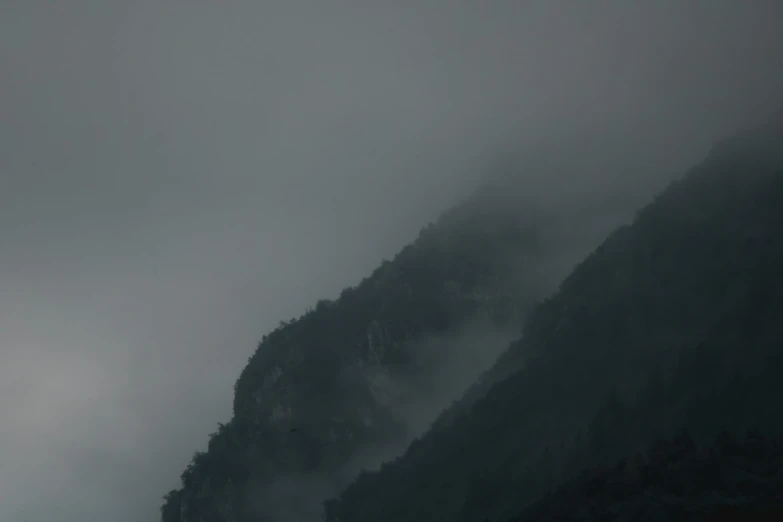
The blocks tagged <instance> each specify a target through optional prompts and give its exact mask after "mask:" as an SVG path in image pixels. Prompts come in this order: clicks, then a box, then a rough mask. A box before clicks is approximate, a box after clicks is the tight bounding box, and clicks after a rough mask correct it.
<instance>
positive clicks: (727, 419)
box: [327, 115, 783, 522]
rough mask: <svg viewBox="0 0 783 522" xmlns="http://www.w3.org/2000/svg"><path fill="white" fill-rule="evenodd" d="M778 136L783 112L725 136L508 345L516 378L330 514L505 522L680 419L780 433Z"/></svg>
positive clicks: (403, 520)
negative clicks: (518, 363) (518, 361)
mask: <svg viewBox="0 0 783 522" xmlns="http://www.w3.org/2000/svg"><path fill="white" fill-rule="evenodd" d="M781 144H783V119H781V118H780V117H779V115H778V116H776V117H775V118H773V119H772V120H771V121H770V122H769V123H768V124H765V125H762V126H760V127H757V128H754V129H751V130H750V131H747V132H742V133H739V134H737V135H736V136H733V137H731V138H729V139H726V140H723V141H722V142H721V143H719V144H717V145H716V146H715V147H714V148H713V149H712V150H711V152H710V154H709V155H708V156H707V157H706V158H705V159H704V160H703V161H702V162H700V163H699V164H697V165H696V166H694V167H693V168H691V169H690V170H689V171H688V172H687V173H686V175H685V176H683V177H682V178H681V179H679V180H677V181H676V182H674V183H672V184H671V185H670V186H669V187H668V188H667V189H666V190H664V191H662V192H661V193H660V194H659V195H657V196H656V197H655V198H654V199H653V201H652V202H651V203H649V204H648V205H646V206H645V207H644V208H642V209H640V211H639V212H638V213H637V216H636V217H635V219H634V221H633V223H632V224H630V225H626V226H623V227H619V228H617V229H616V230H615V231H614V232H612V233H611V234H610V235H609V236H608V237H607V239H606V240H605V241H604V242H602V243H601V244H600V245H599V246H598V248H597V249H595V251H594V252H593V253H591V254H590V255H589V256H587V257H586V258H585V259H583V260H582V261H581V262H580V263H579V264H578V266H577V267H576V268H575V269H574V270H573V271H572V272H571V273H570V274H569V275H568V276H567V277H566V278H565V279H564V280H563V282H562V283H561V285H560V287H559V289H558V291H557V292H556V293H554V294H553V295H552V296H551V297H550V298H549V299H547V300H545V301H544V302H543V303H541V304H540V305H539V306H537V307H535V308H534V309H533V310H532V311H531V312H530V314H528V317H527V320H526V324H525V329H524V332H523V334H522V336H521V338H520V339H519V341H517V342H515V343H513V344H512V345H511V346H510V348H509V351H508V352H507V354H515V353H522V354H524V355H525V358H526V360H525V364H524V366H522V367H521V369H520V370H519V371H517V372H516V373H514V374H513V375H512V376H510V377H509V378H507V379H505V380H503V381H500V382H498V383H497V384H495V385H494V386H493V387H491V388H490V389H489V390H488V391H487V392H486V395H485V397H483V398H481V399H479V400H478V401H477V402H476V403H475V404H474V405H473V407H472V408H471V409H470V410H469V411H468V412H467V413H466V414H463V415H457V417H456V420H454V421H453V422H452V423H451V424H450V425H448V426H446V427H444V428H443V429H438V430H433V431H431V432H429V433H427V434H426V435H424V436H423V437H422V438H421V439H420V440H418V441H415V442H414V443H413V444H411V446H410V447H409V448H408V449H407V450H406V452H405V454H404V455H403V456H402V457H401V458H399V459H396V460H395V461H393V462H391V463H389V464H388V465H386V466H384V467H383V468H382V469H381V470H380V471H379V472H377V473H371V474H367V475H364V476H362V477H360V478H359V479H358V480H356V481H354V482H353V483H352V484H351V485H350V486H349V487H348V488H346V489H344V490H343V491H342V492H341V494H340V495H339V496H338V497H337V498H335V499H333V500H330V501H329V502H328V503H327V515H328V516H327V520H330V521H336V520H340V521H343V522H346V521H357V522H358V521H360V520H368V519H370V520H379V521H384V522H391V521H395V522H407V521H415V520H422V519H425V518H429V519H432V520H455V519H456V520H466V521H467V520H482V519H488V520H508V519H509V518H510V517H512V516H514V515H515V514H516V513H517V512H519V510H521V509H523V508H524V507H525V506H526V505H527V504H529V503H530V502H533V501H535V500H536V499H537V498H538V497H539V496H541V495H542V494H543V493H545V492H546V491H547V490H548V489H550V490H551V489H552V488H553V487H555V486H557V485H558V484H559V483H560V482H562V481H564V480H566V479H568V478H570V477H572V476H573V475H574V474H575V473H581V472H583V471H584V470H585V469H588V468H592V467H595V466H599V467H601V466H603V467H608V466H612V465H613V464H615V463H616V462H617V459H619V458H620V457H622V456H627V455H629V454H631V453H632V452H633V451H634V450H635V449H639V448H640V447H644V446H646V445H648V444H650V443H651V442H652V441H653V440H655V439H656V438H659V437H671V436H672V435H673V434H675V433H677V432H679V431H681V430H683V429H687V430H689V431H690V432H691V433H692V434H693V436H694V438H695V439H696V440H697V441H698V442H704V441H705V440H710V439H712V438H713V437H714V436H715V435H716V434H717V433H718V432H719V431H720V430H721V429H727V430H729V431H731V432H733V433H735V434H744V431H745V430H748V429H762V430H763V431H764V432H766V433H770V434H772V435H777V434H779V433H781V430H783V423H781V419H780V416H779V415H776V414H775V412H776V411H778V410H779V409H780V407H781V403H780V397H783V389H782V388H781V381H780V379H779V378H778V375H779V373H780V372H781V370H782V369H783V358H782V357H781V355H780V351H779V345H780V339H781V338H782V336H783V331H781V325H782V324H783V323H781V321H780V318H781V316H783V278H782V277H781V272H780V270H779V269H778V267H779V266H780V264H781V263H783V242H781V241H780V237H779V233H778V229H779V224H780V223H781V222H782V221H783V211H782V210H781V209H783V206H781V205H780V202H781V200H783V147H782V146H781ZM507 354H504V356H503V358H501V359H500V361H499V362H501V361H503V360H504V358H505V359H508V360H515V359H513V358H508V357H506V355H507ZM722 471H723V470H722V469H721V470H720V471H718V470H713V473H722ZM726 471H731V470H730V469H729V468H727V469H726ZM696 478H697V477H696V476H694V479H696ZM593 484H595V483H593ZM599 486H600V484H599ZM599 486H596V487H599ZM586 487H590V486H589V484H588V485H587V486H586ZM725 487H726V486H720V488H721V490H722V491H723V490H725ZM766 487H767V486H766V485H765V486H763V487H762V486H760V487H759V488H755V489H754V488H750V490H749V494H751V493H752V494H753V495H755V497H754V498H762V497H765V495H766V493H765V490H764V488H766ZM751 490H752V491H751ZM653 495H654V496H653V498H655V495H657V493H655V492H654V493H653ZM712 495H713V496H714V492H713V493H712ZM767 496H768V495H767ZM748 498H750V497H748ZM580 502H581V501H580ZM666 502H667V509H669V507H670V506H669V504H671V502H669V501H666ZM707 505H713V506H714V505H715V502H712V503H708V504H707ZM612 507H613V506H611V505H608V506H605V508H606V509H610V508H612Z"/></svg>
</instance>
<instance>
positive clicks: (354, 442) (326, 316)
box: [162, 184, 619, 522]
mask: <svg viewBox="0 0 783 522" xmlns="http://www.w3.org/2000/svg"><path fill="white" fill-rule="evenodd" d="M514 194H515V193H514V192H513V191H510V190H509V187H508V186H503V187H502V188H498V187H495V186H493V185H492V184H487V185H485V186H483V187H482V188H481V189H479V190H478V191H477V192H476V193H475V194H474V195H473V196H472V197H471V198H469V199H468V200H467V201H466V202H465V203H463V204H461V205H459V206H456V207H454V208H453V209H451V210H450V211H448V212H446V213H445V214H444V215H443V216H442V217H441V218H440V219H439V220H438V221H437V222H436V223H434V224H432V225H430V226H428V227H426V228H425V229H423V230H422V231H421V233H420V235H419V237H418V238H417V239H416V241H415V242H413V243H412V244H411V245H409V246H407V247H405V248H404V249H403V250H402V251H401V252H400V253H399V254H398V255H397V256H396V257H395V258H394V259H392V260H391V261H386V262H384V263H383V264H382V265H381V266H380V267H379V268H378V269H376V270H375V271H374V272H373V273H372V274H371V275H370V276H369V277H367V278H366V279H364V280H363V281H361V283H360V284H358V285H357V286H356V287H353V288H348V289H346V290H344V291H343V292H342V294H341V295H340V296H339V298H338V299H336V300H333V301H331V300H322V301H320V302H318V303H317V304H316V306H315V307H314V308H313V309H311V310H309V311H308V312H307V313H306V314H304V315H303V316H302V317H300V318H298V319H293V320H291V321H283V322H281V323H280V326H279V327H278V328H277V329H276V330H274V331H273V332H271V333H270V334H268V335H266V336H265V337H264V338H263V340H262V341H261V343H260V344H259V346H258V349H257V350H256V352H255V353H254V354H253V355H252V356H251V357H250V359H249V361H248V364H247V366H246V368H245V369H244V370H243V372H242V374H241V375H240V377H239V379H238V380H237V382H236V385H235V397H234V416H233V418H232V419H231V420H230V421H229V422H228V423H226V424H224V425H223V424H221V425H220V426H219V429H218V431H217V432H216V433H214V434H212V436H211V437H210V440H209V446H208V449H207V451H206V452H200V453H197V454H195V455H194V457H193V460H192V462H191V464H190V465H189V466H188V468H187V469H186V470H185V472H184V473H183V474H182V487H181V488H180V489H177V490H173V491H171V492H169V494H168V495H167V496H166V499H165V504H164V506H163V508H162V518H163V521H164V522H173V521H177V522H190V521H244V520H253V521H258V520H269V521H279V520H282V521H285V522H288V521H293V520H303V519H304V520H316V519H318V518H319V517H320V514H321V510H322V507H321V503H322V501H323V500H324V499H326V498H328V497H329V496H333V495H336V494H337V493H338V492H339V491H340V489H341V488H342V487H344V486H346V485H347V484H349V483H350V481H351V480H352V479H353V478H355V476H356V475H357V474H358V473H359V472H360V471H361V470H362V469H374V468H377V467H378V466H379V465H380V463H381V462H382V461H386V460H390V459H391V458H393V457H395V456H397V455H399V454H400V453H402V451H404V449H405V447H406V446H407V445H408V443H409V442H410V441H411V440H412V439H413V438H414V437H415V436H417V435H419V434H421V433H422V432H423V431H424V430H425V429H427V428H428V426H429V425H430V424H431V423H432V422H433V421H434V420H435V419H436V416H437V415H438V413H439V412H441V411H442V410H444V409H445V408H447V407H448V406H449V405H451V404H452V402H453V401H454V400H456V399H458V398H459V397H460V396H462V395H463V393H464V391H465V389H466V388H467V387H468V386H469V385H471V384H472V383H474V382H475V381H476V379H477V378H478V377H479V375H481V374H482V373H484V372H485V371H487V370H489V369H490V368H491V367H492V364H493V362H494V361H495V360H496V358H497V356H498V355H499V354H500V353H501V352H502V351H503V350H505V348H506V347H507V345H508V343H509V342H510V341H511V340H512V339H514V338H517V337H518V336H519V334H520V331H521V327H522V323H523V320H524V317H525V315H526V314H527V311H528V310H529V309H530V307H531V306H532V305H533V304H534V303H535V302H536V301H538V300H540V299H541V298H543V297H544V296H545V295H546V293H547V292H549V291H551V290H552V289H553V287H554V285H555V284H556V281H558V280H559V279H560V278H561V277H562V276H563V275H564V273H565V271H566V270H567V268H568V267H569V266H570V264H571V263H573V262H574V261H575V260H576V259H578V256H580V255H581V254H582V253H583V252H585V251H586V250H588V249H589V248H590V246H592V245H593V244H595V243H594V241H596V240H597V239H596V234H597V233H601V231H602V230H603V228H602V226H603V225H602V223H608V222H613V221H614V220H616V219H619V218H618V217H617V213H616V212H614V211H615V210H616V209H613V212H614V213H611V215H607V216H601V217H602V218H603V219H604V221H603V222H602V223H599V224H598V225H596V223H595V222H593V221H589V222H584V223H580V224H579V225H576V226H575V225H574V224H573V223H569V222H567V221H563V220H561V219H558V216H557V215H554V214H547V213H546V212H545V211H543V210H542V209H536V208H533V206H532V205H527V204H525V198H523V197H522V196H523V195H524V194H523V193H521V192H517V193H516V194H517V197H514ZM518 362H519V364H522V362H523V361H522V359H519V360H518ZM508 368H509V366H508V365H506V366H505V367H504V369H503V372H506V371H507V370H508ZM503 372H494V373H493V372H488V373H486V374H485V375H484V377H483V384H482V385H481V386H479V387H474V388H473V392H472V395H473V397H474V398H475V397H479V396H481V394H483V393H484V392H485V391H486V389H487V385H488V384H489V383H491V382H493V381H494V380H496V379H497V378H499V377H500V376H504V375H505V373H503ZM501 374H502V375H501ZM468 405H469V403H464V404H463V403H460V404H457V405H454V406H452V409H451V410H450V411H452V412H453V411H455V410H459V409H460V408H467V406H468ZM443 419H445V417H442V418H441V421H439V422H440V423H441V424H443V423H444V420H443Z"/></svg>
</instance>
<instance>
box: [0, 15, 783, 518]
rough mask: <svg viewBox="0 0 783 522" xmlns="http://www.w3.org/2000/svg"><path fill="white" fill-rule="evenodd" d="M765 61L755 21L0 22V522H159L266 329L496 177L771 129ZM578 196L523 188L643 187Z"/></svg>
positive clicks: (641, 180)
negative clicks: (612, 143) (534, 163)
mask: <svg viewBox="0 0 783 522" xmlns="http://www.w3.org/2000/svg"><path fill="white" fill-rule="evenodd" d="M781 35H783V5H782V4H781V3H780V2H779V1H777V0H769V1H763V0H758V1H753V0H746V1H739V0H737V1H729V0H698V1H697V0H694V1H690V2H682V1H681V0H649V1H637V2H633V1H627V0H616V1H609V0H604V1H593V2H581V1H576V0H574V1H573V2H557V1H554V0H540V1H529V2H522V1H489V0H487V1H482V2H479V1H471V2H468V1H460V0H437V1H434V0H432V1H425V2H359V1H353V2H347V1H338V0H324V1H321V0H318V1H316V0H309V1H298V0H280V1H264V2H250V1H247V2H239V1H237V2H232V1H224V2H212V1H206V0H198V1H196V0H188V1H185V0H180V1H169V2H158V1H151V0H136V1H132V2H127V1H124V2H119V1H113V0H93V1H88V0H84V1H79V2H64V1H43V0H4V1H2V2H0V520H2V521H3V522H6V521H8V522H16V521H19V522H21V521H23V520H29V521H30V522H44V521H46V522H99V521H104V520H115V521H117V522H150V521H153V520H156V519H157V517H158V507H159V505H160V503H161V501H160V498H161V496H162V495H163V494H164V493H165V492H166V491H168V490H170V489H172V488H173V487H175V486H177V484H178V477H179V474H180V473H181V472H182V470H183V469H184V467H185V465H186V464H187V462H188V461H189V459H190V456H191V454H192V452H193V451H194V450H196V449H203V448H204V447H205V445H206V438H207V434H208V433H210V432H212V431H214V428H215V425H216V423H217V422H218V421H225V420H227V419H228V418H229V416H230V412H231V408H230V406H231V395H232V385H233V383H234V380H235V379H236V378H237V377H238V375H239V372H240V370H241V368H242V367H243V365H244V363H245V362H246V360H247V358H248V356H249V355H250V354H251V353H252V352H253V350H254V348H255V345H256V343H257V341H258V340H259V339H260V338H261V336H262V335H263V334H264V333H266V332H268V331H269V330H270V329H271V328H273V327H274V326H275V325H276V324H277V323H278V321H279V320H281V319H288V318H291V317H292V316H297V315H299V314H300V313H301V312H303V311H304V310H305V308H306V307H308V306H311V305H312V304H314V303H315V301H316V299H318V298H321V297H335V296H336V295H337V294H338V293H339V291H340V289H341V288H343V287H344V286H346V285H349V284H353V283H356V282H358V280H359V279H361V277H363V276H365V275H367V274H368V273H369V272H370V270H372V268H373V267H374V266H375V265H376V264H377V263H378V262H379V261H381V259H383V258H388V257H391V256H392V255H393V254H394V253H395V251H396V250H397V249H399V248H400V247H401V246H402V245H404V244H405V243H406V242H407V241H409V240H410V239H412V238H413V237H415V235H416V233H417V230H418V228H419V227H420V226H421V225H424V224H426V222H428V221H430V220H432V219H434V218H435V217H436V216H437V215H438V213H439V212H440V211H441V210H443V209H444V208H446V207H447V206H449V205H451V204H452V203H454V202H455V201H457V200H458V199H459V198H461V197H462V196H464V194H466V193H467V192H468V191H469V190H470V189H471V188H472V187H473V186H474V185H475V183H476V182H477V180H478V177H479V176H481V174H482V173H483V172H485V171H487V170H489V169H492V168H497V166H498V165H502V168H508V169H511V170H513V169H515V168H516V165H517V161H522V160H519V158H517V157H516V156H517V154H516V153H515V152H509V151H516V150H517V149H518V148H520V147H523V146H524V147H533V148H535V147H540V146H551V147H557V146H559V145H558V144H559V143H561V142H562V141H563V140H568V139H571V138H572V137H574V136H579V135H584V134H594V135H599V136H600V135H606V136H616V137H618V138H617V140H616V147H617V150H618V151H622V150H632V149H633V148H634V147H637V148H638V147H639V146H643V147H646V148H648V150H655V151H656V154H657V155H658V156H657V157H660V158H669V159H676V160H677V162H678V164H681V165H682V166H687V164H688V163H689V162H691V161H694V160H695V159H697V158H698V157H699V156H700V155H701V154H702V153H703V152H704V151H705V150H706V149H707V147H708V146H709V144H710V142H711V141H712V140H713V139H715V138H716V137H720V136H722V135H723V134H725V133H726V132H728V131H731V130H732V129H734V128H736V127H738V126H740V125H743V124H745V123H752V122H754V121H756V120H757V119H759V118H763V117H764V116H765V115H766V114H767V113H768V112H769V111H771V110H773V109H774V108H776V107H777V106H778V105H780V104H781V102H782V101H783V100H781V99H780V98H778V96H779V93H781V92H783V36H781ZM618 129H620V130H621V132H620V131H618ZM618 132H619V133H618ZM612 139H613V140H614V138H612ZM650 157H656V156H650ZM504 161H505V162H506V163H504ZM645 161H646V160H645ZM667 168H668V167H667ZM642 171H644V169H640V172H642ZM591 172H593V173H592V174H591V176H590V177H589V178H579V177H578V176H577V175H576V174H572V173H568V172H563V173H562V175H561V176H552V177H547V178H542V177H539V178H538V179H536V180H535V181H534V182H533V181H531V186H532V187H534V190H535V191H536V193H541V194H542V196H541V201H552V202H559V204H562V205H564V206H567V205H566V202H567V203H568V205H571V204H578V203H579V200H580V198H579V195H580V194H581V193H582V191H584V192H585V194H590V195H591V197H592V196H594V195H596V194H598V195H599V196H600V195H601V194H606V195H607V196H606V197H609V200H611V201H615V200H622V199H623V198H625V197H627V196H628V194H630V193H634V194H636V193H638V192H639V191H642V192H644V191H652V190H654V189H655V188H657V187H658V184H656V183H652V182H650V180H649V179H648V178H646V177H645V176H642V175H641V174H638V173H636V172H612V171H611V169H608V170H607V171H606V172H605V174H601V173H600V172H599V173H598V174H596V173H595V172H594V171H591ZM667 174H668V173H667ZM531 179H532V178H531ZM531 190H532V189H531ZM544 194H560V195H562V197H561V196H558V197H553V196H544ZM610 196H611V197H610ZM612 198H614V199H612ZM564 214H567V209H566V208H564Z"/></svg>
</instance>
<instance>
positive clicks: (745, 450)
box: [513, 431, 783, 522]
mask: <svg viewBox="0 0 783 522" xmlns="http://www.w3.org/2000/svg"><path fill="white" fill-rule="evenodd" d="M781 470H783V439H781V438H780V437H777V438H772V439H767V438H765V437H763V436H762V435H761V434H760V432H758V431H751V432H748V433H747V434H746V436H745V438H744V440H742V439H737V438H735V437H733V436H732V435H731V434H730V433H728V432H725V431H724V432H721V433H720V434H719V435H718V436H717V437H716V438H715V440H714V442H712V444H710V445H709V446H706V447H704V448H703V449H701V450H699V448H698V447H697V445H696V444H695V443H694V441H693V439H692V438H691V437H690V435H689V434H688V433H687V432H684V433H681V434H679V435H678V436H676V437H674V438H673V439H671V440H660V441H656V442H655V443H654V444H652V445H650V446H649V447H648V448H647V451H645V452H637V453H636V454H634V455H633V456H627V457H626V458H623V459H622V460H620V461H619V462H618V463H617V464H616V465H614V466H611V467H607V468H603V469H600V470H598V471H594V472H590V473H585V474H582V475H581V476H580V477H579V478H578V479H577V480H573V481H570V482H569V483H567V484H564V485H563V486H561V487H559V488H557V490H556V491H554V492H553V493H551V494H549V495H547V496H546V497H545V498H543V499H541V500H540V501H538V502H536V503H535V504H534V505H532V506H530V507H529V508H527V509H525V510H524V511H523V513H522V514H521V515H519V516H518V517H515V518H514V519H513V522H528V521H529V522H534V521H540V520H547V521H550V522H571V521H573V520H583V521H585V522H597V521H599V520H628V521H649V522H660V521H662V520H669V521H673V522H675V521H676V522H703V521H705V520H706V521H709V520H731V521H753V520H765V521H766V520H770V521H772V520H775V521H778V520H782V518H781V515H783V497H781V494H780V492H781V491H783V473H782V472H781ZM727 508H728V509H727ZM730 512H731V513H732V514H734V516H732V517H730V518H726V515H728V514H729V513H730ZM718 515H722V517H718ZM754 515H755V516H758V515H762V516H761V517H759V518H754ZM773 515H776V516H773ZM711 517H712V518H711Z"/></svg>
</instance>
